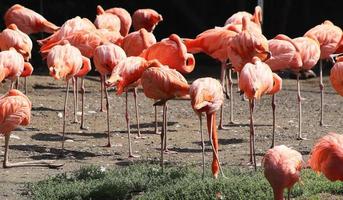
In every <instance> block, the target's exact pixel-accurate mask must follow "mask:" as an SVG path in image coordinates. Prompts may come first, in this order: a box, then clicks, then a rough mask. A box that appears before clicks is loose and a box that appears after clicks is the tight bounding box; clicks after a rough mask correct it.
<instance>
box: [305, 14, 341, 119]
mask: <svg viewBox="0 0 343 200" xmlns="http://www.w3.org/2000/svg"><path fill="white" fill-rule="evenodd" d="M304 36H309V37H312V38H315V39H317V41H318V42H319V45H320V59H321V60H320V63H319V70H320V71H319V88H320V126H323V125H324V122H323V121H324V111H323V103H324V84H323V72H322V71H323V70H322V68H323V62H322V60H323V59H328V58H330V55H331V54H333V53H334V52H335V51H336V49H337V48H338V46H339V43H340V41H341V38H342V37H343V32H342V29H341V28H339V27H338V26H335V25H334V24H333V23H332V22H330V21H329V20H325V21H324V23H322V24H320V25H317V26H315V27H313V28H312V29H310V30H309V31H307V32H306V33H305V35H304Z"/></svg>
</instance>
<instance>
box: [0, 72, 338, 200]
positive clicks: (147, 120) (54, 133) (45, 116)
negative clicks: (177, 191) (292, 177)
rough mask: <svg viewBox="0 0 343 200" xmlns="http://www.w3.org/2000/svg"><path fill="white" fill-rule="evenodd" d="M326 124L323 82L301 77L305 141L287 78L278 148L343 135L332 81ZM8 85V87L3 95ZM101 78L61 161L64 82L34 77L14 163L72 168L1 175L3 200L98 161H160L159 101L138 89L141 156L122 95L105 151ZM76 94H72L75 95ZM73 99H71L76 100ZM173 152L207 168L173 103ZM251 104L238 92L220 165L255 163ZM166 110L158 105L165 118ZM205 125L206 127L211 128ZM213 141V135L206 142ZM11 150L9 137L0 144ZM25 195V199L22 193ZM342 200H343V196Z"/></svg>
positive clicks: (303, 147)
mask: <svg viewBox="0 0 343 200" xmlns="http://www.w3.org/2000/svg"><path fill="white" fill-rule="evenodd" d="M324 84H325V85H326V88H325V103H324V109H325V115H324V116H325V123H326V124H328V125H329V126H319V117H320V116H319V114H320V113H319V109H320V94H319V86H318V78H313V79H308V80H302V81H301V87H302V96H303V97H304V98H306V100H304V101H303V104H302V105H303V133H304V136H305V137H307V138H308V139H309V140H305V141H298V140H296V139H295V138H296V134H297V131H298V111H297V109H298V105H297V101H296V100H297V97H296V94H297V93H296V81H295V80H291V79H287V80H284V82H283V90H282V91H281V92H280V93H279V94H277V99H276V105H277V108H276V109H277V119H276V120H277V128H276V144H285V145H287V146H290V147H293V148H294V149H296V150H298V151H300V152H301V153H302V155H303V156H304V159H305V160H307V157H308V154H309V152H310V150H311V148H312V146H313V143H314V141H315V140H316V139H318V138H319V137H320V136H322V135H324V134H326V133H328V132H329V131H335V132H338V133H342V132H343V131H342V130H343V123H342V122H343V119H342V117H341V116H342V113H343V107H342V106H341V105H342V103H341V102H342V101H343V98H342V97H341V96H339V95H337V94H336V92H335V91H334V90H333V89H332V87H331V86H330V83H329V80H328V77H325V80H324ZM5 88H8V83H6V84H5V85H4V86H3V87H2V90H1V94H3V93H4V92H5ZM236 88H237V87H236V85H235V86H234V89H235V91H236ZM98 89H99V81H98V77H96V76H94V77H89V78H87V79H86V90H87V93H86V104H85V113H86V116H85V123H86V126H88V127H89V129H88V130H80V129H79V124H73V123H72V120H73V114H72V113H73V110H72V98H70V101H69V107H68V108H69V115H68V116H67V117H68V121H67V128H66V130H67V135H66V136H67V139H68V141H67V142H66V143H65V148H66V154H67V156H66V158H63V159H61V158H59V157H58V155H59V153H60V149H61V132H62V118H61V116H62V115H61V114H62V113H63V101H64V94H65V82H63V81H55V80H53V78H51V77H49V76H33V77H30V78H29V95H28V96H29V98H30V99H31V101H32V103H33V107H32V122H31V124H30V125H29V126H28V127H25V128H26V129H27V130H26V131H14V132H13V133H12V136H13V137H12V138H11V140H10V152H9V156H10V160H11V161H13V162H16V161H25V160H39V159H59V160H58V162H62V163H65V165H64V167H63V168H61V169H48V168H40V167H38V168H30V167H27V168H12V169H1V170H0V199H27V198H28V197H27V196H25V194H26V192H25V190H24V188H25V183H26V182H32V181H38V180H42V179H45V178H47V177H48V176H52V175H55V174H58V173H62V172H66V171H71V170H75V169H78V168H80V167H81V166H85V165H89V164H96V165H102V166H105V167H109V166H118V165H119V166H122V165H125V164H127V163H128V162H135V161H139V160H158V159H159V147H160V136H159V135H156V134H154V133H153V129H154V109H153V107H152V104H153V101H152V100H150V99H147V98H146V97H145V96H144V94H143V92H142V90H140V91H139V95H138V96H139V109H140V121H141V128H142V134H143V136H144V137H145V138H144V139H133V149H134V152H135V154H139V155H140V156H141V157H140V158H134V159H130V160H129V159H128V157H127V156H128V145H127V132H126V123H125V115H124V112H125V104H124V103H125V102H124V101H125V95H122V96H120V97H118V96H115V94H114V92H113V91H111V92H110V103H111V109H110V115H111V130H112V137H111V139H112V141H113V144H115V146H113V147H111V148H107V147H104V145H105V144H106V143H107V138H106V135H105V130H106V113H105V112H99V108H100V93H99V91H98ZM71 94H72V93H71ZM70 97H72V96H71V95H70ZM225 104H226V106H225V120H226V121H228V119H229V118H228V117H229V109H228V100H226V101H225ZM129 105H130V107H129V108H130V112H131V115H130V116H131V124H132V126H131V128H132V129H131V130H132V136H135V135H136V121H135V115H134V104H133V97H132V94H129ZM168 105H169V110H168V147H169V149H171V150H174V151H176V152H177V154H169V155H166V156H165V159H166V160H167V161H171V162H176V163H190V164H196V165H198V166H200V165H201V147H200V143H199V141H200V134H199V131H198V130H199V128H198V125H199V122H198V118H197V116H196V115H195V114H194V112H193V110H192V108H191V106H190V102H189V101H186V100H173V101H170V102H169V103H168ZM255 108H256V109H255V115H254V118H255V127H256V142H257V143H256V152H257V161H258V163H260V162H261V159H262V156H263V154H264V153H265V152H266V150H267V149H268V148H269V147H270V145H271V133H272V126H271V125H272V110H271V97H270V96H264V97H263V98H262V99H261V100H259V101H258V102H257V104H256V107H255ZM248 114H249V112H248V103H247V102H246V101H242V100H241V97H239V95H238V93H235V94H234V117H235V121H236V122H237V124H236V125H232V126H230V128H229V130H219V144H220V157H221V161H222V163H223V165H224V167H226V166H239V167H247V165H246V164H247V162H248V161H249V156H248V153H249V148H248V145H249V143H248V142H249V116H248ZM161 115H162V110H161V108H159V116H161ZM204 128H205V125H204ZM132 138H133V137H132ZM206 138H207V137H206ZM0 143H1V146H3V145H4V140H3V138H1V139H0ZM0 151H1V152H0V159H1V160H3V152H4V148H0ZM206 154H207V159H206V161H207V169H208V170H210V167H209V166H210V165H209V164H210V159H211V156H212V154H211V152H210V149H209V146H207V151H206ZM23 194H24V196H22V195H23ZM342 199H343V198H342Z"/></svg>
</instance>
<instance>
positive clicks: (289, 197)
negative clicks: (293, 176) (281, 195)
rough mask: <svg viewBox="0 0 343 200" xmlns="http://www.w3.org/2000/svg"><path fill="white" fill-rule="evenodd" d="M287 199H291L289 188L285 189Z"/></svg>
mask: <svg viewBox="0 0 343 200" xmlns="http://www.w3.org/2000/svg"><path fill="white" fill-rule="evenodd" d="M287 199H288V200H291V189H288V190H287Z"/></svg>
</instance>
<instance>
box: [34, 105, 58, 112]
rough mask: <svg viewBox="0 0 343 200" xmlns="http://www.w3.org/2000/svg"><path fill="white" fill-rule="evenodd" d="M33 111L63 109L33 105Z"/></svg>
mask: <svg viewBox="0 0 343 200" xmlns="http://www.w3.org/2000/svg"><path fill="white" fill-rule="evenodd" d="M32 110H33V111H63V110H62V109H54V108H47V107H43V106H39V107H32Z"/></svg>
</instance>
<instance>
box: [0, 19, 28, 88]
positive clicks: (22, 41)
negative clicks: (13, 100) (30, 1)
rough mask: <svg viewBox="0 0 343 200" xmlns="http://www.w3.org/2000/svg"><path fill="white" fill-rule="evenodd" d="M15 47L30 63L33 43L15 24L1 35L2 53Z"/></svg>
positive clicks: (25, 83)
mask: <svg viewBox="0 0 343 200" xmlns="http://www.w3.org/2000/svg"><path fill="white" fill-rule="evenodd" d="M11 47H14V48H15V49H16V51H18V52H19V53H20V54H21V55H22V56H23V58H24V60H25V61H26V62H28V61H29V60H30V58H31V50H32V41H31V39H30V37H29V36H28V35H27V34H25V33H24V32H22V31H20V30H19V29H18V27H17V26H16V25H15V24H10V25H8V27H7V28H6V29H5V30H3V31H2V32H1V33H0V49H1V51H4V50H8V49H9V48H11ZM24 80H25V82H24V85H25V89H24V91H25V94H27V78H26V76H25V78H24Z"/></svg>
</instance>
